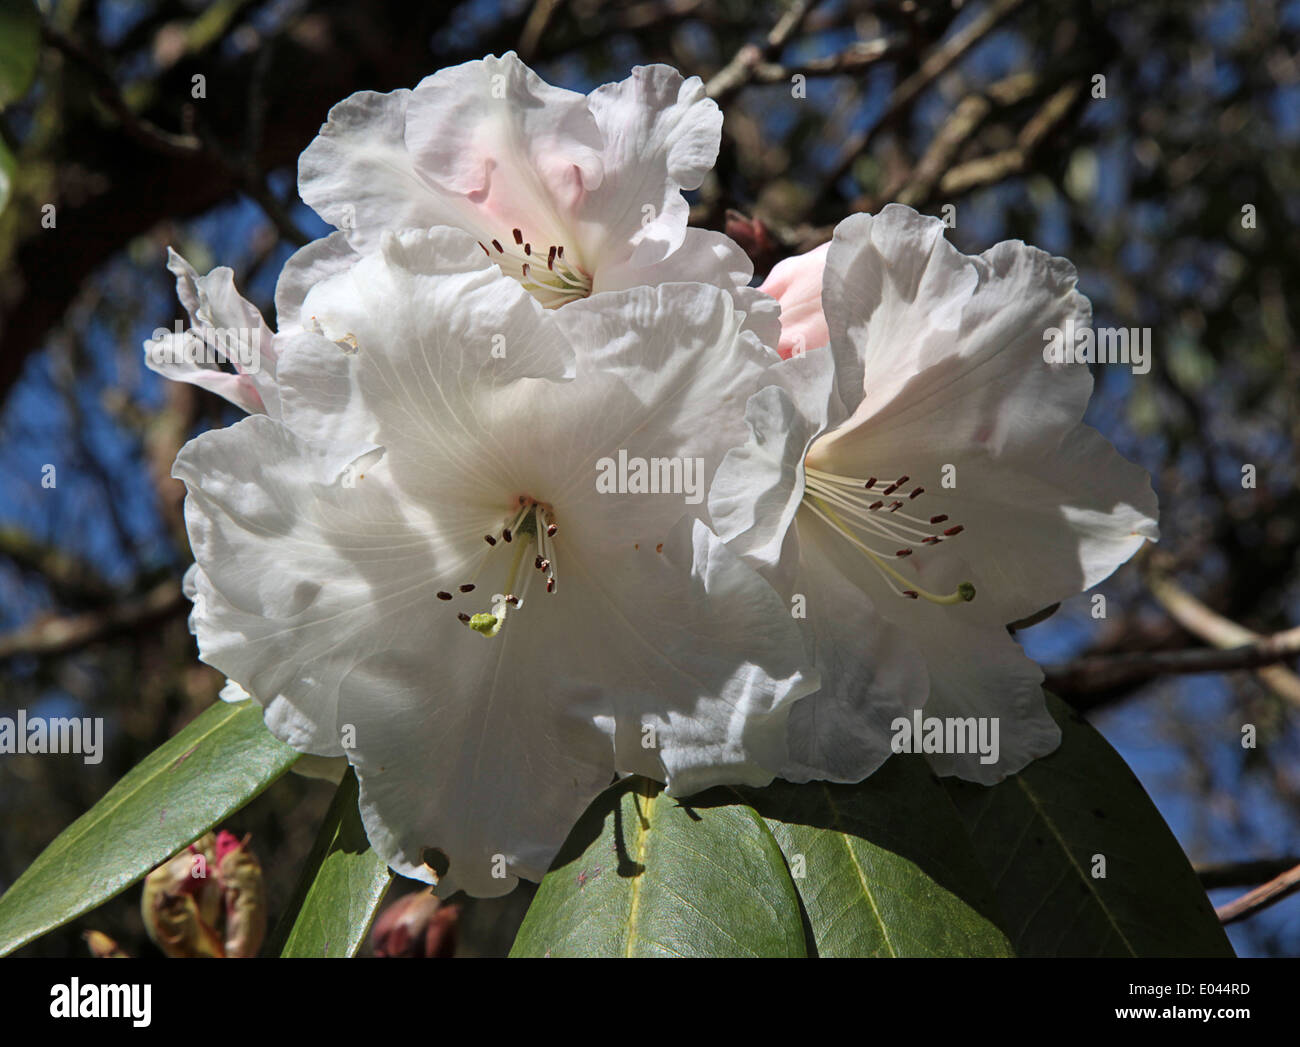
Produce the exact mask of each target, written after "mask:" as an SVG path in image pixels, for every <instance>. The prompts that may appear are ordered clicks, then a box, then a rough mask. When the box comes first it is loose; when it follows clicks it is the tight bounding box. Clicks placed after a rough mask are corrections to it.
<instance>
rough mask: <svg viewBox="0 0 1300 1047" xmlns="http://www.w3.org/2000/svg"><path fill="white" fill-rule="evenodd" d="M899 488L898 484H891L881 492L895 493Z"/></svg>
mask: <svg viewBox="0 0 1300 1047" xmlns="http://www.w3.org/2000/svg"><path fill="white" fill-rule="evenodd" d="M897 490H898V484H890V485H889V486H888V487H886V488H885V489H884V490H883V491H881V492H880V493H881V494H893V493H894V492H895V491H897Z"/></svg>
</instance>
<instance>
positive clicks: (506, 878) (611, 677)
mask: <svg viewBox="0 0 1300 1047" xmlns="http://www.w3.org/2000/svg"><path fill="white" fill-rule="evenodd" d="M309 268H310V266H305V265H304V266H301V267H300V268H299V270H298V271H297V273H296V274H295V273H290V274H289V276H288V284H287V285H286V286H285V287H283V288H282V290H283V291H284V294H283V295H281V296H279V297H280V299H281V305H282V308H286V307H287V306H288V303H289V302H290V300H291V299H292V300H294V301H295V302H296V312H293V313H292V314H289V313H282V316H281V328H282V332H288V333H282V334H281V335H279V336H277V338H276V359H277V366H276V388H277V392H278V403H279V411H278V414H276V415H266V414H253V415H251V416H249V417H247V418H245V419H243V420H241V421H240V422H238V423H237V424H235V425H233V426H231V427H230V428H227V429H223V430H220V431H214V432H209V433H205V434H203V435H201V436H199V437H198V438H197V439H195V440H193V441H191V442H190V443H189V444H188V445H186V447H185V448H184V449H183V450H182V451H181V454H180V456H179V458H178V459H177V463H176V467H175V475H176V476H178V477H179V478H181V479H182V480H184V481H185V483H186V485H187V487H188V489H189V495H188V498H187V502H186V520H187V525H188V528H189V532H190V539H191V544H192V545H193V548H194V552H195V557H196V560H197V561H198V569H197V570H196V571H195V572H194V574H193V575H192V576H191V578H190V585H191V587H192V589H193V591H194V593H195V610H194V614H193V616H192V623H193V627H194V629H195V632H196V634H197V637H198V643H199V648H200V651H201V655H202V658H203V660H204V661H206V662H208V663H209V664H212V665H214V666H216V667H217V668H219V669H220V670H221V671H222V672H224V673H225V674H226V675H227V676H228V677H229V678H230V679H231V681H233V683H232V685H231V687H230V688H228V695H227V696H228V697H235V698H237V697H241V696H242V695H243V694H244V693H245V692H246V693H248V694H250V695H251V696H252V697H253V698H254V699H255V700H257V701H258V702H259V703H261V704H262V705H264V706H265V711H266V721H267V724H268V725H269V726H270V728H271V730H272V731H273V732H274V733H275V734H276V735H277V736H278V737H280V738H282V739H283V740H285V741H286V742H287V743H288V744H290V745H291V746H293V747H294V748H295V749H297V750H299V751H301V752H305V753H309V754H313V755H316V756H325V757H331V756H333V757H338V756H346V757H347V759H348V760H349V762H350V763H351V764H352V765H353V766H354V767H355V768H356V770H357V773H358V776H359V779H360V783H361V809H362V817H363V820H364V823H365V827H366V831H367V833H368V835H369V837H370V840H371V842H372V844H373V846H374V847H375V849H376V851H377V852H378V853H379V854H380V855H382V856H383V857H384V858H385V859H386V860H387V861H388V862H389V863H390V864H391V865H392V866H393V868H395V869H396V870H397V871H398V872H401V873H403V874H405V875H408V876H413V877H416V878H419V879H423V880H426V881H430V882H434V881H439V880H440V891H441V892H443V893H446V892H449V891H451V890H454V889H457V888H463V889H465V890H467V891H469V892H471V893H473V894H478V895H491V894H500V893H503V892H505V891H507V890H509V889H510V888H511V886H513V884H514V882H515V877H517V876H524V877H527V878H530V879H538V878H540V877H541V875H542V874H543V873H544V872H545V870H546V868H547V866H548V864H549V863H550V861H551V859H552V858H553V857H554V855H555V853H556V851H557V850H558V848H559V846H560V844H561V843H562V841H563V840H564V837H565V836H566V834H567V833H568V832H569V830H570V829H571V828H572V826H573V824H574V823H575V822H576V821H577V819H578V816H579V815H580V814H581V812H582V811H583V809H584V808H585V807H586V806H587V804H588V803H589V802H590V801H591V800H592V799H593V798H594V797H595V795H596V794H597V793H598V792H599V791H600V790H602V789H603V788H605V787H606V786H607V785H608V784H609V783H610V781H611V780H612V779H613V777H614V775H615V774H629V773H639V774H645V775H648V776H649V777H652V778H654V779H656V780H659V781H665V782H667V784H668V787H669V789H670V790H672V791H674V792H676V793H678V794H687V793H691V792H694V791H697V790H698V789H701V788H705V787H708V786H711V785H714V784H718V783H722V782H734V783H747V784H763V783H766V782H767V781H769V780H770V779H771V777H772V775H773V773H774V772H775V771H776V770H777V769H778V768H779V767H780V766H781V765H782V764H783V762H784V761H785V754H786V738H787V725H786V720H787V718H788V714H789V710H790V708H791V706H792V705H794V704H795V703H796V702H797V701H798V700H799V699H801V698H802V697H804V696H805V695H806V694H808V693H809V692H810V691H811V690H813V689H814V688H815V686H816V676H815V674H814V673H812V672H811V671H810V670H809V669H808V668H807V662H808V659H807V655H806V652H805V645H804V642H803V639H802V636H801V632H800V629H799V626H798V624H797V623H796V622H795V621H794V620H793V619H792V618H791V615H790V614H789V611H788V608H787V607H786V605H785V604H784V602H783V601H782V599H781V598H780V596H779V595H778V594H777V593H776V591H775V590H774V589H773V587H772V586H771V585H770V584H769V583H768V582H767V581H765V580H764V579H763V578H762V577H761V576H760V574H759V573H757V572H756V571H755V570H753V569H752V568H751V567H750V566H748V565H746V564H745V563H744V561H743V560H742V558H741V557H740V556H738V555H737V554H736V553H735V552H733V551H732V550H731V549H729V548H728V547H727V546H726V545H725V544H724V543H723V542H722V541H721V540H720V539H718V538H717V536H716V535H715V534H714V533H713V531H712V530H711V529H710V527H709V521H708V519H707V506H706V504H704V498H705V493H706V492H707V490H708V485H709V483H710V481H711V479H712V476H713V474H714V472H715V471H716V468H717V466H718V464H719V463H720V462H721V461H722V460H723V458H724V456H725V455H726V453H727V451H728V450H729V449H731V448H733V447H736V446H739V445H741V444H743V443H744V441H745V440H746V438H747V437H748V429H747V426H746V422H745V405H746V403H747V402H748V400H749V399H750V398H751V397H752V395H753V394H754V393H755V392H757V391H758V390H760V389H762V388H763V387H765V386H766V385H768V384H769V383H770V382H771V380H772V379H771V374H772V372H773V371H774V370H775V369H776V368H775V367H774V365H775V364H776V363H778V361H779V358H778V356H777V354H776V353H775V352H774V351H773V350H772V349H770V348H767V347H766V346H764V344H763V343H762V341H761V339H760V338H759V337H758V336H757V335H756V334H755V333H754V331H753V330H752V329H751V328H752V323H751V318H750V317H748V316H746V315H745V314H744V313H742V312H740V311H738V310H737V309H736V307H735V304H734V300H733V297H732V296H731V295H730V294H729V293H728V292H727V291H724V290H722V289H719V288H716V287H710V286H707V285H705V284H671V285H664V286H660V287H637V288H633V289H630V290H627V291H621V292H615V293H610V294H607V295H601V296H599V297H597V298H591V299H587V300H579V301H575V302H573V303H571V304H569V305H568V306H566V308H564V309H560V310H555V311H548V310H546V309H544V308H543V307H542V306H541V304H540V303H539V302H538V301H537V300H536V299H535V298H534V297H531V296H530V295H529V294H527V293H526V292H525V291H524V290H523V288H522V287H521V285H520V284H519V283H518V282H516V281H515V280H512V279H509V278H507V277H504V276H503V275H502V274H501V272H500V271H499V270H498V268H497V267H496V266H495V265H493V264H492V263H491V262H489V260H488V258H487V257H486V256H485V255H484V254H483V253H482V252H481V251H479V250H478V247H477V245H476V244H475V242H474V238H473V236H471V235H469V234H466V233H464V232H462V231H459V230H454V229H450V228H447V227H439V228H433V229H429V230H408V231H406V232H403V233H400V234H392V233H389V234H387V235H385V236H384V237H382V238H381V242H380V245H379V247H378V249H376V250H374V251H370V252H367V253H365V254H362V255H360V256H355V257H354V260H353V261H352V262H351V264H350V265H348V266H347V267H346V268H342V267H340V266H336V265H333V264H332V263H331V266H330V267H327V268H330V269H331V271H330V274H329V275H328V276H325V277H324V278H323V279H321V280H320V282H318V283H316V284H315V285H313V286H311V287H310V288H309V289H306V290H305V293H304V290H303V288H304V286H305V283H304V281H303V279H302V274H303V273H304V272H306V271H307V270H308V269H309ZM611 461H617V462H620V463H622V462H624V461H626V462H630V463H634V465H635V463H636V462H645V463H651V465H650V467H651V469H652V470H653V469H655V468H656V465H655V463H656V462H658V463H667V466H666V467H663V466H660V467H659V468H660V469H661V471H660V472H658V473H657V474H656V475H655V481H654V484H653V489H652V490H656V491H658V492H659V493H651V489H647V487H646V485H645V483H644V482H638V481H636V480H628V479H627V477H629V476H632V475H633V472H634V471H635V469H634V466H633V472H626V475H624V474H623V472H619V470H615V472H616V473H618V476H615V477H613V478H612V479H611V476H612V474H611V471H610V462H611ZM621 468H622V466H621V465H620V469H621ZM640 475H641V476H642V480H644V472H643V473H642V474H640ZM670 481H671V482H670Z"/></svg>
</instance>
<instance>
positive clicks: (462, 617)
mask: <svg viewBox="0 0 1300 1047" xmlns="http://www.w3.org/2000/svg"><path fill="white" fill-rule="evenodd" d="M456 617H457V618H459V619H460V620H461V621H462V622H464V623H465V624H466V625H468V624H469V615H467V614H466V613H465V612H464V611H461V612H460V614H458V615H456Z"/></svg>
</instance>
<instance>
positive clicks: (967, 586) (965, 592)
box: [957, 582, 975, 603]
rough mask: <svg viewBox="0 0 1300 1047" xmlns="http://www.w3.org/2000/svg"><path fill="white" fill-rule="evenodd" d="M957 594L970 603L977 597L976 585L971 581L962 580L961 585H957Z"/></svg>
mask: <svg viewBox="0 0 1300 1047" xmlns="http://www.w3.org/2000/svg"><path fill="white" fill-rule="evenodd" d="M957 595H958V596H960V597H961V598H962V599H963V600H965V601H966V602H967V603H970V602H971V601H972V600H973V599H975V586H973V585H971V583H970V582H962V583H961V585H959V586H957Z"/></svg>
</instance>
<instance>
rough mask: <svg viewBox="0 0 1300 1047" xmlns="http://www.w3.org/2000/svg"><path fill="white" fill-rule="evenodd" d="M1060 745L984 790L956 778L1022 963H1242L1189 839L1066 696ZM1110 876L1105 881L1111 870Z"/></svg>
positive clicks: (1053, 705)
mask: <svg viewBox="0 0 1300 1047" xmlns="http://www.w3.org/2000/svg"><path fill="white" fill-rule="evenodd" d="M1048 706H1049V708H1050V709H1051V711H1052V715H1053V716H1054V717H1055V718H1056V721H1057V723H1059V724H1060V725H1061V733H1062V741H1061V747H1060V748H1059V749H1058V750H1057V751H1056V752H1054V753H1052V754H1051V755H1050V756H1047V757H1044V758H1043V759H1041V760H1037V761H1035V762H1034V763H1032V764H1030V765H1029V766H1028V767H1027V768H1025V770H1023V771H1021V772H1020V773H1019V774H1017V775H1013V776H1012V777H1010V778H1008V779H1007V780H1006V781H1004V782H1001V783H1000V784H998V785H996V786H993V787H992V788H985V787H982V786H978V785H971V784H969V783H965V782H956V781H952V780H948V781H946V782H945V784H946V786H947V789H948V793H949V795H950V796H951V797H952V798H953V802H954V803H955V804H956V807H957V809H958V811H959V812H960V814H961V816H962V818H963V820H964V821H965V823H966V828H967V833H968V835H969V838H970V839H971V841H972V843H973V844H974V847H975V850H976V852H977V853H978V855H979V856H980V859H981V861H982V862H983V864H984V867H985V868H986V869H987V870H988V873H989V876H990V878H991V880H992V882H993V886H994V889H995V891H996V892H997V898H998V903H999V907H1000V909H1001V910H1002V912H1003V914H1004V916H1005V921H1006V922H1005V923H1004V924H1003V927H1004V928H1005V929H1006V931H1007V933H1008V935H1009V936H1010V938H1011V941H1012V944H1013V945H1014V947H1015V949H1016V952H1017V954H1019V955H1021V956H1231V955H1232V947H1231V946H1230V945H1229V944H1228V939H1227V936H1226V935H1225V934H1224V932H1223V928H1222V927H1221V926H1220V925H1219V921H1218V920H1217V919H1216V917H1215V915H1214V910H1213V908H1212V907H1211V906H1210V902H1209V899H1208V898H1207V897H1206V894H1205V891H1204V889H1203V888H1202V887H1201V885H1200V883H1199V881H1198V880H1197V878H1196V875H1195V873H1193V871H1192V867H1191V865H1190V864H1189V863H1188V860H1187V856H1186V855H1185V854H1184V853H1183V850H1182V848H1181V847H1180V846H1179V845H1178V841H1177V840H1175V839H1174V836H1173V833H1171V832H1170V831H1169V827H1168V826H1167V825H1166V824H1165V822H1164V819H1162V818H1161V817H1160V813H1159V812H1158V811H1157V810H1156V808H1155V805H1154V804H1153V803H1152V802H1151V798H1150V797H1149V796H1147V794H1146V791H1145V790H1144V789H1143V788H1142V785H1141V783H1139V782H1138V780H1137V778H1136V776H1135V775H1134V774H1133V772H1132V771H1130V770H1129V768H1128V765H1127V764H1125V763H1124V761H1123V760H1122V759H1121V758H1120V756H1119V754H1118V753H1116V752H1115V750H1114V749H1112V748H1111V747H1110V746H1109V745H1108V744H1107V742H1106V740H1105V739H1104V738H1102V736H1101V735H1100V734H1098V733H1097V731H1096V730H1094V729H1093V728H1092V727H1091V726H1089V724H1088V723H1087V722H1086V721H1085V720H1084V719H1083V717H1081V716H1080V715H1079V714H1078V713H1076V712H1075V711H1074V710H1073V709H1071V708H1070V707H1069V706H1068V705H1066V704H1065V703H1064V702H1062V701H1061V700H1060V699H1058V698H1056V697H1054V696H1052V695H1048ZM1101 860H1104V873H1105V875H1104V876H1100V875H1095V874H1096V873H1098V872H1101V871H1103V868H1102V861H1101Z"/></svg>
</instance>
